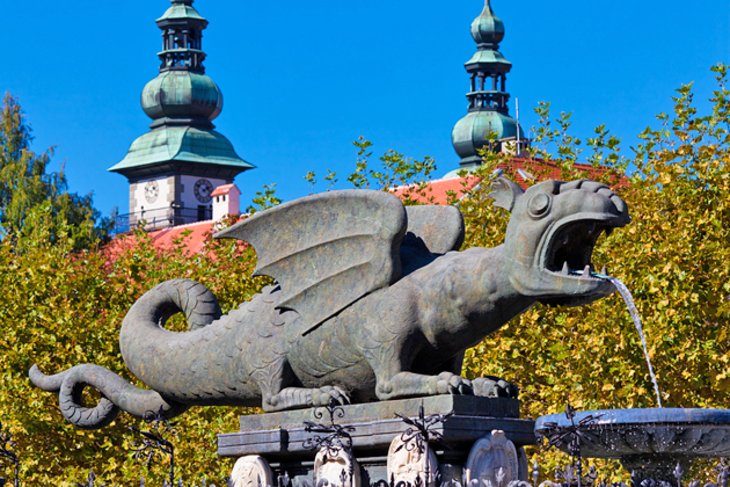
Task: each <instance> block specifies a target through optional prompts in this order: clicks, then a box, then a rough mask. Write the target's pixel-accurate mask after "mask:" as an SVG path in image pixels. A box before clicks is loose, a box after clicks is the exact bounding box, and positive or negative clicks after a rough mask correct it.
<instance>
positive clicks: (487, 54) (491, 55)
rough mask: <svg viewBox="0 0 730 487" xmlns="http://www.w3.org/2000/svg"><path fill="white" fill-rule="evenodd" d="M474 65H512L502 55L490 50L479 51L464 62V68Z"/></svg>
mask: <svg viewBox="0 0 730 487" xmlns="http://www.w3.org/2000/svg"><path fill="white" fill-rule="evenodd" d="M474 64H504V65H506V66H512V63H511V62H509V61H507V59H506V58H505V57H504V56H503V55H502V53H501V52H499V51H495V50H492V49H484V50H479V51H477V52H475V53H474V55H473V56H472V57H471V59H469V60H468V61H467V62H466V66H467V67H469V66H472V65H474Z"/></svg>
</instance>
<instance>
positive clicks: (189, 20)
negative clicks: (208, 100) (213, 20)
mask: <svg viewBox="0 0 730 487" xmlns="http://www.w3.org/2000/svg"><path fill="white" fill-rule="evenodd" d="M171 2H172V6H171V7H170V8H169V9H167V11H166V12H165V13H164V15H163V16H162V17H160V18H159V19H157V26H158V27H159V28H160V29H161V30H162V51H161V52H160V53H159V54H158V57H159V58H160V61H162V64H161V65H160V72H164V71H170V70H183V71H191V72H193V73H200V74H203V73H205V67H204V66H203V61H205V53H204V52H203V31H204V30H205V28H206V27H208V21H207V20H205V19H204V18H203V17H202V16H201V15H200V14H199V13H198V12H197V11H196V10H195V8H193V0H171Z"/></svg>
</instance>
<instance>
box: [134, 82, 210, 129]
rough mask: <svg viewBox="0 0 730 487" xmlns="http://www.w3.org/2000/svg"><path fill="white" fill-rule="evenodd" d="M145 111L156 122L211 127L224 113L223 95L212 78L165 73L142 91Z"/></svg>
mask: <svg viewBox="0 0 730 487" xmlns="http://www.w3.org/2000/svg"><path fill="white" fill-rule="evenodd" d="M142 109H144V112H145V113H146V114H147V115H148V116H149V117H150V118H151V119H153V120H157V119H165V118H167V119H172V120H167V121H166V122H168V123H170V122H172V123H174V119H176V118H182V119H184V120H185V122H186V123H187V122H189V121H190V120H192V121H194V122H199V123H204V124H206V123H208V122H211V121H212V120H214V119H215V118H216V117H217V116H218V115H220V113H221V110H223V93H221V90H220V88H218V85H217V84H216V83H215V81H213V80H212V79H211V78H210V77H209V76H206V75H204V74H198V73H192V72H190V71H165V72H163V73H160V75H159V76H157V77H156V78H155V79H153V80H152V81H150V82H149V83H147V86H145V87H144V90H143V91H142Z"/></svg>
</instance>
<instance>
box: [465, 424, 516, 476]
mask: <svg viewBox="0 0 730 487" xmlns="http://www.w3.org/2000/svg"><path fill="white" fill-rule="evenodd" d="M464 474H465V477H466V482H467V483H468V484H471V482H472V481H474V480H476V481H477V482H478V484H479V485H480V486H481V485H489V483H490V482H491V485H495V486H496V485H507V484H508V483H509V482H511V481H513V480H519V479H520V458H519V455H518V452H517V448H516V447H515V445H514V443H512V442H511V441H510V440H508V439H507V436H506V435H505V434H504V431H502V430H493V431H492V432H491V433H489V434H487V435H486V436H485V437H483V438H481V439H480V440H478V441H477V442H476V443H474V446H473V447H472V448H471V451H470V452H469V458H468V459H467V461H466V466H465V467H464ZM497 477H500V478H499V479H498V478H497Z"/></svg>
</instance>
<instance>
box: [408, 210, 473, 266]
mask: <svg viewBox="0 0 730 487" xmlns="http://www.w3.org/2000/svg"><path fill="white" fill-rule="evenodd" d="M406 212H407V213H408V233H409V234H411V233H412V234H413V235H414V236H416V237H419V238H420V239H421V240H423V243H424V244H425V245H426V248H428V251H429V252H431V253H433V254H445V253H446V252H450V251H452V250H459V248H460V247H461V244H462V243H464V218H463V217H462V216H461V212H460V211H459V209H458V208H457V207H455V206H440V205H419V206H408V207H406Z"/></svg>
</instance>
